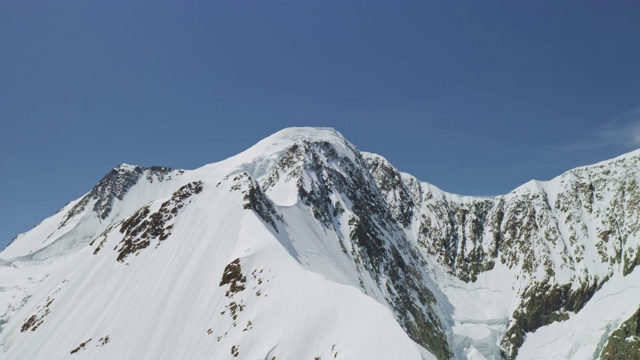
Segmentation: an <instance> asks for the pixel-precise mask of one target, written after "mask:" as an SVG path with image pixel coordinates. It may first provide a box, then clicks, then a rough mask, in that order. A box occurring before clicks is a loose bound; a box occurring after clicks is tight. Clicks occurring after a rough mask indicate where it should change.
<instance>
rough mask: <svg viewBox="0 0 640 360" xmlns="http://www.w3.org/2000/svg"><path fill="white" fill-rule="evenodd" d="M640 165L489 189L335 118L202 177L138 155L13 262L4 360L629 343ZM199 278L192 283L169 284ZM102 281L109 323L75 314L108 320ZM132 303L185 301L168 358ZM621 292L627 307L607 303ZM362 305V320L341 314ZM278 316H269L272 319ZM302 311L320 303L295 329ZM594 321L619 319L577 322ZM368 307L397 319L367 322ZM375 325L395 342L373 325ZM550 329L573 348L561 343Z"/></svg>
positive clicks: (584, 347) (590, 348) (489, 354)
mask: <svg viewBox="0 0 640 360" xmlns="http://www.w3.org/2000/svg"><path fill="white" fill-rule="evenodd" d="M639 162H640V152H635V153H630V154H627V155H624V156H621V157H619V158H616V159H613V160H610V161H606V162H603V163H599V164H596V165H593V166H587V167H583V168H578V169H574V170H571V171H568V172H567V173H565V174H562V175H561V176H559V177H557V178H555V179H553V180H551V181H546V182H538V181H531V182H529V183H527V184H525V185H523V186H521V187H519V188H517V189H515V190H514V191H512V192H511V193H509V194H506V195H503V196H498V197H495V198H474V197H465V196H458V195H454V194H449V193H446V192H444V191H441V190H440V189H438V188H436V187H435V186H433V185H430V184H427V183H424V182H421V181H419V180H417V179H416V178H414V177H412V176H411V175H408V174H405V173H401V172H399V171H398V170H397V169H395V168H394V167H393V166H392V165H391V164H390V163H389V162H387V161H386V160H385V159H384V158H383V157H381V156H378V155H374V154H369V153H362V152H360V151H358V149H356V148H355V147H354V146H353V145H352V144H351V143H349V142H348V141H347V140H345V139H344V138H343V137H342V136H341V135H340V134H339V133H337V132H335V131H334V130H330V129H309V128H303V129H287V130H284V131H282V132H280V133H278V134H275V135H273V136H271V137H269V138H267V139H265V140H263V141H261V142H260V143H258V144H257V145H255V146H254V147H252V148H251V149H249V150H247V151H245V152H244V153H242V154H239V155H237V156H235V157H233V158H230V159H227V160H225V161H223V162H220V163H216V164H211V165H207V166H204V167H202V168H200V169H197V170H192V171H182V170H179V171H176V170H170V169H167V168H162V167H152V168H148V169H145V168H140V167H135V166H129V165H123V166H120V167H118V168H116V169H114V170H112V171H111V172H110V173H108V174H107V176H105V178H104V179H103V180H102V181H101V182H100V183H99V184H98V185H97V186H96V187H95V188H94V189H93V190H92V191H91V192H89V193H88V194H87V195H86V196H84V197H83V198H81V199H78V200H76V201H75V202H72V203H70V204H69V205H68V206H66V207H65V208H63V209H62V210H61V211H60V212H59V213H58V214H56V215H54V216H52V217H51V218H49V219H47V220H45V221H43V223H42V224H40V225H39V226H38V227H36V228H35V229H34V230H32V231H30V232H29V233H26V234H24V235H23V236H21V237H19V238H18V239H17V240H16V241H15V242H14V243H12V244H11V245H10V246H9V247H8V248H7V249H5V251H3V253H2V254H1V255H0V256H1V257H2V258H3V259H4V260H5V262H6V264H4V263H3V265H2V266H0V273H5V274H9V273H10V274H13V275H11V276H12V277H11V278H12V279H15V281H13V280H12V282H7V283H6V284H0V286H2V288H3V289H4V290H3V291H2V292H0V295H1V296H0V303H1V304H3V305H2V306H4V308H5V309H6V311H5V314H4V315H3V316H2V318H1V319H0V321H1V323H0V336H2V339H4V340H3V341H4V344H5V347H4V355H3V356H4V358H8V359H13V358H16V359H17V358H20V356H35V355H37V354H36V353H34V352H33V351H34V350H33V347H34V344H37V345H38V346H39V349H40V350H41V352H40V353H42V354H44V353H45V352H47V351H51V352H53V353H56V351H57V352H59V353H62V352H64V351H66V348H65V350H64V351H63V350H62V349H61V348H60V344H67V343H68V345H69V346H70V345H71V344H75V346H73V347H72V349H73V350H76V351H75V352H73V355H74V356H77V357H82V356H91V357H90V358H108V357H109V356H115V355H122V356H124V355H127V354H128V355H127V356H130V354H133V353H135V354H139V355H140V354H142V356H143V357H144V356H151V355H149V354H153V356H154V358H171V356H178V355H179V356H188V355H189V354H190V355H189V356H191V355H193V356H195V355H198V356H200V355H202V356H204V354H206V355H207V356H209V355H211V354H227V353H229V354H231V355H232V356H235V357H238V356H239V357H241V358H242V357H244V356H254V357H256V356H257V357H260V358H269V359H271V358H272V357H273V356H278V358H280V357H283V358H286V357H292V356H293V357H300V356H303V357H305V356H306V357H308V356H312V355H313V356H314V357H315V356H320V354H324V355H322V356H324V357H327V358H329V357H333V358H340V356H347V355H350V356H352V358H353V357H354V356H355V357H362V356H365V355H366V354H376V355H380V354H382V353H384V351H392V349H399V348H401V349H409V348H410V349H412V350H410V351H409V350H407V352H406V354H407V355H406V358H433V357H436V358H439V359H450V358H469V359H482V358H485V359H499V358H506V359H515V358H519V357H522V358H529V357H531V356H533V355H535V356H541V357H549V356H552V355H553V356H557V357H560V358H562V357H564V358H572V357H574V358H575V356H581V354H583V353H584V354H587V353H588V354H589V357H593V358H597V357H598V356H600V354H601V353H602V354H603V357H604V356H605V354H619V353H620V351H627V350H624V349H626V348H624V349H623V350H620V349H622V348H621V346H622V345H621V344H619V341H617V340H616V339H619V338H620V337H621V335H620V334H619V333H621V332H624V333H625V334H627V333H629V331H631V332H633V329H635V328H633V327H632V326H631V325H629V323H630V322H633V319H634V316H636V315H633V314H634V313H635V311H636V310H637V308H638V306H639V305H640V300H638V298H637V297H635V296H634V295H633V294H635V293H633V291H636V290H633V289H631V290H629V289H630V288H629V286H627V285H625V284H629V283H633V282H634V281H635V277H636V276H637V274H636V272H634V268H635V267H636V265H637V264H638V263H639V262H640V255H639V253H638V251H639V247H640V236H639V234H638V230H639V227H640V224H639V222H640V213H639V211H640V207H639V206H638V205H639V204H640V191H639V189H638V182H637V181H638V178H639V175H640V167H639V165H640V164H639ZM204 254H206V257H205V256H204ZM193 259H196V260H193ZM43 264H46V265H43ZM194 264H195V265H194ZM283 264H287V265H283ZM71 265H73V266H71ZM16 268H24V269H27V270H24V271H22V272H21V271H17V272H16V271H15V269H16ZM78 269H82V271H83V272H85V273H87V274H90V275H88V276H89V277H88V278H87V279H83V278H82V277H79V276H78V274H77V273H76V271H78ZM51 274H52V276H50V275H51ZM153 274H163V276H162V277H154V276H153ZM185 274H189V276H186V275H185ZM114 276H115V278H117V279H119V281H121V282H123V283H131V281H134V280H135V279H136V278H137V277H138V276H141V277H143V278H144V279H145V281H148V282H149V285H148V286H149V287H147V288H146V290H143V289H137V290H136V289H135V288H133V289H129V290H127V288H119V287H114V286H115V285H116V283H112V282H111V281H109V280H106V279H109V278H111V277H114ZM317 276H320V277H321V278H322V279H324V280H323V281H324V282H322V281H320V282H318V278H316V277H317ZM214 278H217V279H218V280H216V281H213V280H211V279H214ZM220 278H222V281H220V280H219V279H220ZM71 279H75V280H74V281H73V284H70V280H71ZM270 280H271V281H272V282H273V283H275V284H269V285H267V282H269V281H270ZM87 281H90V282H89V283H88V282H87ZM209 282H211V283H215V284H217V282H220V286H219V287H217V286H216V287H214V288H210V287H209V285H208V284H209ZM136 283H137V282H136ZM185 283H186V284H190V285H189V292H188V293H183V294H180V295H177V294H174V293H173V290H172V289H175V288H181V287H184V286H185V285H184V284H185ZM95 284H98V285H95ZM100 284H102V285H100ZM106 284H110V285H106ZM145 286H146V285H145ZM72 289H73V291H72ZM91 289H93V290H91ZM292 289H298V290H299V289H302V290H299V291H300V292H301V294H302V295H299V296H300V297H301V298H300V299H306V300H305V301H306V302H307V305H306V306H298V305H293V304H298V303H299V301H298V300H295V299H296V297H297V296H298V295H295V296H294V295H292V294H293V293H292ZM354 289H355V292H354V291H353V290H354ZM112 293H113V294H112ZM267 293H268V294H270V295H271V297H270V299H269V301H267V300H266V299H265V298H264V297H266V296H267ZM99 294H100V296H108V297H109V298H110V299H111V301H110V304H111V305H108V307H107V308H106V309H105V311H106V312H107V313H109V316H111V318H103V320H100V321H98V322H97V323H94V322H95V320H91V319H93V318H92V317H82V316H79V315H78V314H77V311H79V310H78V306H74V304H77V303H81V304H82V305H81V306H80V307H79V308H81V310H82V311H84V312H86V313H87V314H94V316H95V315H96V314H98V313H99V312H100V310H99V307H100V306H107V305H105V304H104V303H103V301H102V300H100V299H99V298H98V296H99ZM159 294H165V295H164V296H168V297H167V299H168V300H167V301H169V302H163V301H160V300H158V298H157V297H155V296H158V295H159ZM250 294H253V295H251V296H249V295H250ZM327 294H334V295H331V296H335V297H331V296H329V298H330V299H332V300H329V298H327V296H328V295H327ZM134 296H135V299H136V301H141V303H140V306H143V305H142V304H149V305H148V306H150V307H151V308H153V306H155V305H153V304H157V303H158V301H160V303H162V304H163V305H162V307H163V308H164V309H165V310H166V309H171V311H176V312H179V313H181V314H184V316H185V318H181V319H173V320H172V321H174V322H176V324H179V326H180V327H181V328H182V329H183V330H184V331H186V332H187V333H193V334H194V335H193V339H190V340H186V339H176V338H175V336H173V335H172V333H171V331H170V330H169V329H162V330H161V331H160V330H159V331H160V332H159V333H158V335H157V339H158V341H160V342H159V343H158V344H160V343H161V342H162V341H164V342H169V343H170V344H171V346H172V347H173V348H174V350H172V351H169V350H166V348H162V349H165V350H162V349H154V350H151V349H150V348H149V347H148V346H151V345H145V344H142V343H140V344H138V345H135V344H133V343H131V342H130V341H125V340H123V339H122V336H120V335H122V334H121V333H118V332H119V331H127V330H124V329H126V328H127V327H126V324H127V323H128V320H126V321H125V320H124V319H128V318H133V319H137V321H139V326H138V327H134V328H135V329H137V330H135V329H134V330H131V331H133V333H134V334H133V335H132V336H134V335H135V336H142V334H143V333H144V331H146V330H145V329H147V330H148V326H147V325H148V322H149V321H151V320H150V319H151V317H149V316H150V315H149V314H147V310H146V309H143V308H135V309H132V308H131V306H130V305H127V304H128V302H130V301H131V300H132V299H133V298H132V297H134ZM317 298H323V299H325V300H326V302H323V303H319V302H318V301H316V300H315V299H317ZM612 298H620V299H623V298H624V299H626V298H628V301H626V302H622V301H620V302H619V303H617V304H619V305H618V306H617V309H608V308H607V307H606V305H605V304H606V300H605V299H612ZM200 299H207V300H206V301H205V302H204V303H202V302H201V301H202V300H200ZM271 299H277V300H278V301H277V302H276V301H275V300H271ZM356 303H358V304H362V308H361V309H360V310H359V311H356V314H354V315H353V316H356V317H357V319H358V321H351V322H345V321H346V320H345V319H346V318H345V317H346V316H347V314H348V313H349V311H351V310H349V309H353V306H354V304H356ZM91 304H94V305H91ZM136 304H137V302H136ZM184 304H191V307H187V308H185V307H184V306H183V305H184ZM200 306H204V307H203V308H202V309H201V308H200ZM122 309H130V310H131V311H128V310H126V311H125V310H122ZM193 309H200V310H201V311H204V312H205V313H206V314H209V315H207V316H205V319H204V320H202V324H200V323H199V322H198V321H200V320H198V321H196V323H198V325H197V326H196V325H194V324H195V323H194V321H195V320H194V319H192V318H191V315H189V314H191V313H192V311H195V310H193ZM247 309H249V311H248V312H247ZM149 311H151V310H149ZM158 311H160V310H158ZM265 311H266V312H267V313H269V314H271V315H272V317H271V318H269V319H264V318H261V317H260V315H259V314H263V313H264V312H265ZM306 313H314V314H317V315H318V316H312V318H311V319H309V321H307V322H304V323H303V324H300V323H299V320H298V319H299V318H305V316H306V315H304V314H306ZM216 314H218V315H216ZM219 314H222V315H219ZM323 314H324V315H325V316H323ZM148 315H149V316H148ZM65 316H66V317H69V316H79V320H78V323H77V324H75V325H74V326H77V327H78V328H87V327H90V328H91V329H94V330H95V331H94V330H91V331H90V332H93V333H95V334H92V335H93V337H91V339H93V338H95V339H98V338H99V339H100V341H99V344H100V346H95V347H91V346H92V345H88V344H91V342H90V341H91V340H90V339H89V340H88V342H87V339H84V338H82V336H84V335H85V334H84V333H78V334H76V332H74V331H70V332H69V333H68V334H66V335H65V336H61V335H55V334H56V333H55V332H54V331H53V330H54V329H59V327H60V326H67V325H64V324H65V323H64V321H65V320H63V319H64V318H65ZM589 317H597V318H598V319H600V320H601V321H602V322H604V324H605V325H604V326H599V327H595V328H590V327H588V326H587V327H583V328H581V329H576V328H575V327H574V325H573V324H574V321H575V322H576V323H578V322H579V321H582V320H581V319H583V318H589ZM636 317H637V316H636ZM100 318H102V317H100ZM327 318H329V319H333V320H331V321H329V322H328V323H327ZM370 318H373V319H378V318H379V319H386V320H380V321H382V322H383V323H384V326H382V325H383V323H381V324H378V325H371V324H369V325H365V323H367V324H368V323H369V322H370V320H371V319H370ZM114 319H115V320H114ZM189 319H191V320H189ZM627 319H629V321H627V322H624V321H625V320H627ZM169 320H170V319H167V321H169ZM119 321H122V323H120V322H119ZM240 321H242V322H243V323H240ZM388 321H391V323H388ZM623 322H624V324H623ZM292 324H298V325H296V326H293V327H292ZM331 324H333V325H331ZM392 324H395V325H392ZM205 325H206V327H205V328H204V330H206V331H204V330H203V331H200V330H194V326H195V328H198V326H201V327H203V326H205ZM281 326H285V327H286V326H289V327H291V329H292V330H291V331H293V332H291V331H290V330H284V329H282V330H278V331H281V332H283V333H282V334H284V333H286V334H287V336H286V338H287V339H288V340H286V341H285V340H282V341H281V340H278V337H276V338H272V337H269V336H267V335H266V334H267V332H268V329H270V328H271V330H273V328H274V327H275V328H278V329H280V327H281ZM618 327H620V329H619V330H616V329H617V328H618ZM240 328H242V329H240ZM318 328H323V329H326V330H327V331H326V333H325V334H322V335H318V334H316V335H315V336H316V342H315V343H314V344H315V345H309V344H308V343H307V342H308V339H307V338H306V337H305V336H306V335H309V334H308V332H309V331H311V329H318ZM198 329H199V328H198ZM239 329H240V330H239ZM329 329H333V330H329ZM336 329H338V330H340V331H342V332H344V331H346V330H345V329H348V331H349V333H350V334H352V335H353V336H351V337H350V339H351V342H350V343H346V342H343V343H339V342H338V341H337V340H336V339H337V338H340V336H338V335H336V333H335V331H337V330H336ZM629 329H631V330H629ZM138 330H139V331H138ZM287 331H289V332H287ZM376 331H378V332H377V334H378V335H379V336H383V337H385V338H386V340H385V341H380V342H379V343H376V344H371V343H368V342H367V341H365V340H362V339H363V337H362V336H360V335H363V334H364V333H367V332H374V333H376ZM35 334H41V335H40V336H34V335H35ZM45 334H46V336H47V339H46V340H43V336H44V335H45ZM282 334H281V335H282ZM305 334H306V335H305ZM576 334H580V335H579V336H578V335H576ZM612 334H613V335H612ZM616 334H617V335H616ZM107 335H108V336H107ZM172 336H173V337H172ZM283 336H284V335H283ZM609 336H612V338H611V340H609V341H608V342H607V339H608V338H609ZM629 336H630V335H629ZM201 338H202V339H207V340H202V339H201ZM279 338H282V336H280V337H279ZM549 338H552V339H556V340H559V341H560V342H561V343H562V344H563V345H557V346H556V345H554V346H553V347H549V345H548V344H549V343H550V342H549ZM95 339H94V340H95ZM104 339H107V340H106V341H105V340H104ZM198 339H200V340H198ZM211 339H215V341H211V342H209V340H211ZM260 339H263V340H264V339H269V340H268V341H266V340H265V341H263V340H260ZM409 339H410V340H409ZM192 340H193V341H197V342H198V344H201V345H197V346H196V349H197V350H193V349H192V348H189V346H190V344H192ZM96 341H97V340H96ZM203 341H204V342H203ZM256 341H257V342H258V343H259V344H262V345H259V346H258V345H255V344H257V343H255V342H256ZM616 341H617V342H616ZM94 342H95V341H94ZM78 344H80V345H82V344H84V345H83V346H80V345H78ZM202 344H205V345H202ZM251 344H253V345H255V346H252V345H251ZM300 344H307V345H308V346H307V347H306V348H305V347H301V346H300ZM393 344H395V345H393ZM416 344H417V345H416ZM605 345H606V349H605ZM106 348H110V349H112V350H110V351H111V352H105V350H104V349H106ZM249 348H250V349H251V350H248V349H249ZM303 348H304V349H303ZM338 348H343V350H338ZM86 349H91V350H90V351H89V350H86ZM329 349H330V350H329ZM603 349H605V351H603ZM40 350H39V351H40ZM190 351H196V353H197V354H196V353H191V352H190ZM67 352H68V351H67ZM40 353H38V354H40ZM83 354H84V355H83ZM145 354H146V355H145ZM403 354H404V352H403ZM388 355H389V356H393V357H395V358H398V356H399V355H398V353H397V352H393V351H392V352H389V354H388ZM220 356H222V355H220ZM225 356H228V354H227V355H225ZM367 356H368V355H367ZM324 357H323V358H324ZM312 358H313V357H312ZM345 358H348V357H345ZM400 358H401V357H400Z"/></svg>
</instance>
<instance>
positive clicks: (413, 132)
mask: <svg viewBox="0 0 640 360" xmlns="http://www.w3.org/2000/svg"><path fill="white" fill-rule="evenodd" d="M638 19H640V2H638V1H557V0H554V1H538V0H536V1H455V2H453V1H358V0H349V1H326V0H323V1H286V2H285V1H250V0H247V1H223V0H220V1H209V2H205V1H203V2H194V1H171V2H167V1H139V0H127V1H94V0H89V1H87V0H78V1H44V0H42V1H29V0H5V1H2V2H0V121H1V122H0V124H1V127H0V199H1V200H0V247H2V246H4V245H5V244H7V243H8V242H9V241H10V240H11V239H12V238H13V237H14V236H15V235H16V234H18V233H20V232H24V231H27V230H28V229H30V228H31V227H32V226H34V225H36V224H37V223H38V222H40V221H41V220H43V219H44V218H45V217H47V216H50V215H52V214H53V213H54V212H55V211H56V210H58V209H59V208H60V207H62V206H63V205H64V204H66V203H67V202H69V201H71V200H73V199H75V198H78V197H80V196H81V195H82V194H84V193H85V192H87V191H89V190H90V189H91V188H92V187H93V185H95V184H96V183H97V182H98V181H99V180H100V179H101V178H102V176H103V175H104V174H106V173H107V172H108V171H109V170H110V169H111V168H112V167H114V166H117V165H118V164H120V163H131V164H139V165H143V166H150V165H164V166H170V167H175V168H185V169H192V168H196V167H199V166H201V165H204V164H207V163H211V162H215V161H218V160H222V159H224V158H226V157H228V156H230V155H233V154H236V153H238V152H240V151H242V150H244V149H246V148H248V147H249V146H251V145H252V144H254V143H255V142H257V141H258V140H260V139H262V138H264V137H266V136H268V135H270V134H271V133H274V132H276V131H278V130H280V129H282V128H284V127H288V126H330V127H334V128H336V129H337V130H339V131H340V132H341V133H342V134H343V135H345V136H346V137H347V138H348V139H349V140H350V141H351V142H353V143H354V144H355V145H356V146H357V147H358V148H359V149H361V150H364V151H370V152H376V153H379V154H381V155H383V156H385V157H387V158H388V159H389V160H390V161H391V162H392V163H393V164H394V165H395V166H396V167H397V168H399V169H400V170H402V171H406V172H409V173H411V174H413V175H415V176H417V177H418V178H420V179H421V180H423V181H427V182H430V183H433V184H435V185H437V186H439V187H441V188H443V189H444V190H447V191H451V192H456V193H461V194H468V195H493V194H501V193H506V192H509V191H510V190H512V189H513V188H515V187H517V186H518V185H520V184H522V183H524V182H526V181H528V180H530V179H532V178H535V179H539V180H547V179H550V178H552V177H554V176H556V175H559V174H560V173H561V172H563V171H565V170H568V169H570V168H572V167H575V166H579V165H585V164H589V163H593V162H597V161H600V160H604V159H607V158H610V157H613V156H616V155H619V154H622V153H624V152H627V151H629V150H632V149H635V148H637V147H640V46H639V45H638V44H639V41H640V20H638Z"/></svg>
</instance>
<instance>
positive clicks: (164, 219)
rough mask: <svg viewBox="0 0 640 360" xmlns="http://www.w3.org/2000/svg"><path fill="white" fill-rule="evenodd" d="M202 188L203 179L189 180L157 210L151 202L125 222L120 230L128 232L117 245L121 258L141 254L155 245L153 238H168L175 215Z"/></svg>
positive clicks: (119, 258)
mask: <svg viewBox="0 0 640 360" xmlns="http://www.w3.org/2000/svg"><path fill="white" fill-rule="evenodd" d="M201 191H202V181H196V182H191V183H188V184H187V185H184V186H182V187H181V188H180V189H178V190H177V191H175V192H174V193H173V195H172V196H171V199H169V200H167V201H165V202H164V203H162V205H161V206H160V209H158V211H157V212H154V213H151V211H150V210H149V206H145V207H143V208H142V209H140V210H138V211H137V212H136V213H135V214H133V215H132V216H131V217H129V218H128V219H127V220H125V221H124V222H122V225H121V226H120V232H121V233H123V234H125V236H124V238H123V239H122V240H121V241H120V244H119V245H120V246H119V247H117V251H118V258H117V260H118V261H119V262H124V260H125V259H126V258H127V257H128V256H129V255H131V254H137V253H138V252H140V251H141V250H142V249H145V248H146V247H148V246H149V245H151V240H154V239H158V245H159V244H160V242H162V241H164V240H166V239H167V238H168V237H169V236H170V235H171V230H172V229H173V222H172V220H173V218H174V217H175V216H176V215H177V214H178V212H179V211H180V210H182V209H183V208H184V207H185V206H187V205H188V204H189V201H188V200H189V198H190V197H192V196H193V195H196V194H199V193H200V192H201ZM100 246H101V245H99V246H98V248H96V251H95V252H94V254H95V253H96V252H97V251H98V250H99V248H100Z"/></svg>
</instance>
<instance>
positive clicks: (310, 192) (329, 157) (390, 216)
mask: <svg viewBox="0 0 640 360" xmlns="http://www.w3.org/2000/svg"><path fill="white" fill-rule="evenodd" d="M347 147H348V148H349V150H351V152H352V154H353V157H350V156H346V155H340V154H339V152H338V151H337V150H336V149H335V148H334V145H333V144H331V143H329V142H324V141H318V142H309V141H300V142H298V143H296V144H294V145H292V146H291V147H290V148H289V149H287V151H286V152H285V153H284V154H283V155H282V157H281V158H280V160H279V161H278V163H277V165H276V166H275V167H274V168H273V169H271V170H270V172H268V173H267V174H266V175H265V176H263V177H262V178H261V184H262V188H263V189H264V191H265V192H266V191H268V190H269V189H270V188H271V187H272V186H274V184H275V183H277V182H278V181H287V182H292V183H293V184H295V187H296V188H297V193H298V198H299V200H300V203H302V204H304V205H305V207H306V208H307V209H308V211H309V213H310V215H312V216H313V217H314V218H316V219H317V220H318V222H319V223H320V224H322V225H323V226H324V227H325V228H326V229H327V230H328V231H329V230H332V231H335V232H336V233H340V230H339V227H340V223H341V221H346V222H347V223H348V225H349V229H350V232H349V233H348V234H345V238H342V239H340V241H341V246H342V247H343V251H344V252H345V254H347V255H348V256H350V257H351V258H352V259H353V261H354V263H355V266H356V267H357V269H358V271H359V272H360V273H361V274H362V276H363V277H364V276H368V277H371V278H372V279H374V281H376V282H377V283H378V287H379V288H381V289H386V299H385V300H386V301H387V303H388V304H389V306H390V307H391V308H393V309H394V312H395V315H396V317H397V319H398V322H399V323H400V324H401V325H402V327H403V328H404V329H405V330H406V331H407V333H408V335H409V336H410V337H411V338H412V339H413V340H414V341H416V342H417V343H419V344H420V345H422V346H423V347H425V348H427V349H429V350H430V351H431V352H433V353H434V354H436V356H438V358H440V359H450V358H452V356H453V353H452V352H451V349H450V348H449V344H448V341H447V337H446V335H445V333H444V330H443V328H442V325H441V323H440V319H439V317H438V316H437V315H436V313H435V310H434V308H433V306H434V305H435V296H434V295H433V293H432V292H431V290H430V289H429V288H428V287H427V285H426V284H427V283H428V281H427V280H426V277H427V275H426V273H425V269H424V266H423V263H422V262H423V258H422V256H421V255H420V254H419V253H418V252H417V251H416V249H415V248H414V247H413V246H411V244H410V243H409V241H408V239H407V237H406V235H405V233H404V231H403V230H402V228H403V226H404V225H405V224H409V222H410V219H411V217H412V214H413V212H414V211H415V210H414V208H413V204H412V203H411V202H410V206H406V204H402V205H399V206H398V207H395V208H392V207H390V206H388V203H387V201H386V200H385V197H384V196H383V193H382V192H381V190H380V188H379V186H378V185H377V184H376V181H375V179H374V176H373V175H372V174H371V173H370V172H369V171H368V170H367V166H366V164H365V159H364V158H363V157H362V156H361V154H360V153H359V152H358V151H357V150H356V149H355V148H353V147H351V146H350V145H347ZM378 173H379V174H382V175H379V177H384V176H385V175H384V173H385V170H384V169H382V168H381V167H380V168H379V169H378ZM395 179H396V180H399V177H396V178H395ZM396 183H397V182H396ZM409 196H410V192H409V190H408V188H405V191H404V192H403V193H402V195H400V199H401V201H404V199H407V198H408V197H409ZM345 242H350V243H351V244H352V245H353V246H352V247H351V249H352V250H351V251H350V252H348V251H347V248H346V246H345V245H344V244H345ZM363 290H364V291H365V292H366V291H367V289H365V288H364V287H363Z"/></svg>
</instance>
